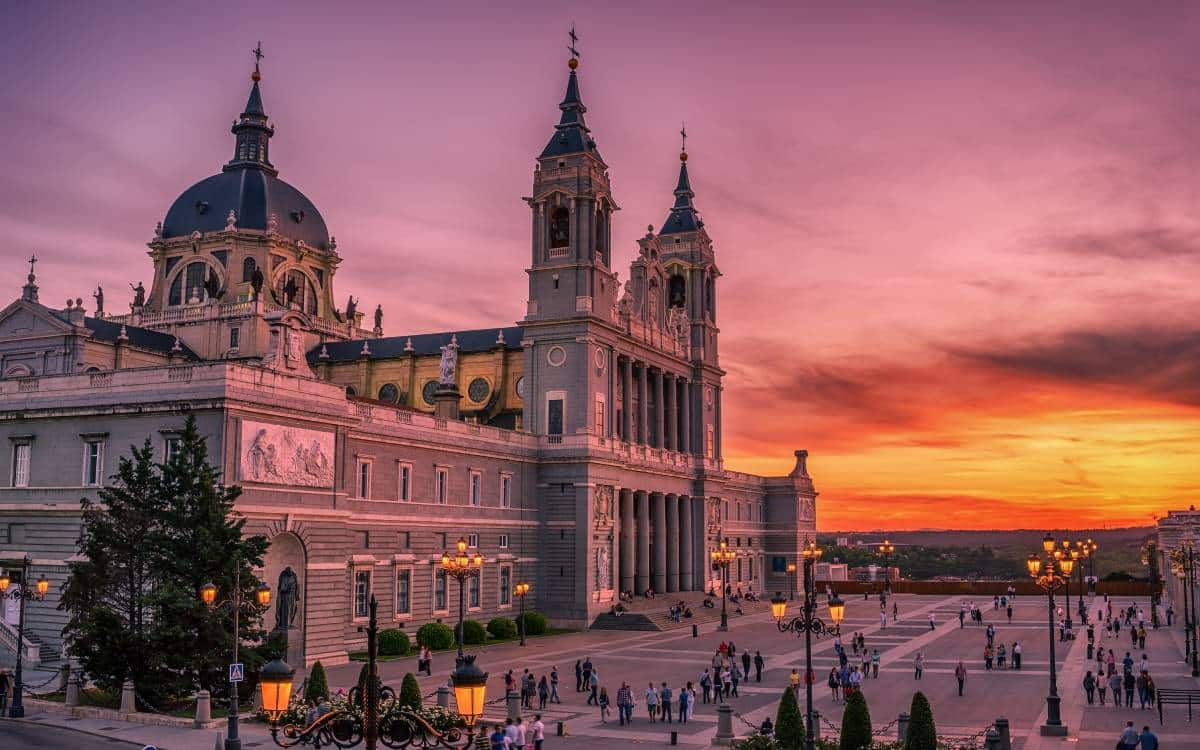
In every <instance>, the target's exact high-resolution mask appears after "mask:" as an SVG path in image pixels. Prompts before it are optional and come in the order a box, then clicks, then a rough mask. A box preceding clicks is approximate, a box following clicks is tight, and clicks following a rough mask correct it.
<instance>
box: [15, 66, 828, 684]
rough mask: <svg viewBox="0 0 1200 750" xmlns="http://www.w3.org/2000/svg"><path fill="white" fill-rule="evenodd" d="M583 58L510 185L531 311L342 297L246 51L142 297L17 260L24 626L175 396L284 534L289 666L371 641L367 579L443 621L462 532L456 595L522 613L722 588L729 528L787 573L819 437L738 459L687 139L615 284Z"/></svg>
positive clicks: (44, 640) (766, 562)
mask: <svg viewBox="0 0 1200 750" xmlns="http://www.w3.org/2000/svg"><path fill="white" fill-rule="evenodd" d="M578 68H579V61H578V58H577V57H572V58H571V59H570V61H569V63H568V71H567V76H566V93H565V95H564V96H563V99H562V101H561V103H560V104H559V105H558V109H559V116H558V122H557V124H555V125H554V126H553V130H552V132H551V133H550V137H549V140H548V141H547V142H546V143H545V146H544V147H543V148H542V149H541V151H540V152H538V153H537V155H536V159H535V163H534V167H533V185H532V189H531V191H530V194H529V195H528V196H526V197H524V199H523V200H524V202H525V203H526V204H527V205H528V209H529V215H530V226H531V233H530V237H529V262H528V267H527V268H526V269H525V272H526V274H527V276H528V280H529V296H528V299H527V301H526V303H525V313H524V317H523V319H521V320H520V321H516V324H515V325H511V324H504V323H501V324H499V325H497V326H496V327H494V328H487V329H479V330H460V331H446V332H440V333H411V334H407V333H402V334H401V335H391V334H392V332H391V331H389V332H387V333H385V327H384V311H383V308H382V307H376V308H375V309H374V310H359V309H358V302H357V300H355V299H354V297H353V296H350V297H348V298H347V301H346V303H345V305H344V306H343V307H341V308H339V307H338V306H337V303H336V300H337V297H336V296H335V294H334V289H333V286H334V277H335V276H336V273H337V270H338V267H339V266H340V265H341V263H342V256H341V255H340V254H339V246H338V243H337V241H336V240H335V238H334V236H333V235H331V234H330V231H329V229H328V227H327V225H326V222H325V219H324V218H323V217H322V215H321V213H320V212H319V211H318V210H317V207H316V206H315V205H314V204H313V203H312V202H311V201H310V200H309V199H308V198H307V197H305V195H304V194H303V193H302V192H301V191H300V190H298V189H297V188H295V187H293V186H292V185H290V184H288V183H287V182H284V181H283V180H282V179H280V177H279V174H280V171H279V169H278V168H277V167H276V165H275V161H273V159H274V158H276V157H278V156H279V155H278V154H274V153H272V148H271V137H272V135H273V134H274V128H273V126H272V124H271V121H270V118H269V117H268V116H267V114H266V112H267V109H266V105H265V104H264V98H263V91H262V89H263V86H262V76H261V73H260V69H259V65H258V64H256V65H255V69H254V73H253V74H252V76H251V78H252V85H251V88H250V94H249V98H248V99H247V101H246V106H245V109H244V111H243V112H242V113H241V114H240V116H239V117H238V118H237V120H236V121H235V123H234V125H233V127H232V135H233V154H232V157H231V158H230V159H229V160H228V161H227V162H226V163H225V164H224V166H222V167H221V169H220V171H219V172H218V173H217V174H215V175H213V176H211V177H206V178H205V179H203V180H200V181H199V182H197V183H195V184H194V185H192V186H191V187H189V188H187V189H186V190H184V191H183V193H182V194H181V195H180V196H179V197H178V198H176V199H175V201H174V202H173V203H171V205H170V207H169V208H168V209H167V211H166V214H165V216H164V218H163V219H162V221H161V222H159V223H158V224H157V226H156V228H155V230H154V235H153V237H152V238H151V239H150V241H149V242H148V243H147V246H148V248H149V256H150V260H151V262H152V263H153V278H152V279H151V281H150V283H149V289H146V288H145V286H143V284H141V283H140V282H139V283H138V284H136V285H135V286H134V288H133V290H132V299H131V302H130V304H129V305H128V310H125V309H121V310H107V309H105V307H104V304H105V298H104V293H103V290H100V289H97V290H96V292H95V293H94V294H93V295H92V297H93V301H94V305H93V308H94V309H92V310H90V311H89V310H87V309H86V308H85V303H84V300H83V298H82V297H80V298H76V299H74V300H68V301H67V302H66V306H65V307H61V308H60V307H55V306H51V305H49V304H46V303H45V302H43V301H42V300H41V299H39V296H38V285H37V275H36V262H35V261H36V259H31V262H30V269H29V275H28V281H27V283H26V284H25V286H24V288H23V289H22V290H21V295H20V298H18V299H16V300H15V301H13V302H12V303H11V304H9V305H8V306H7V307H6V308H5V309H4V310H3V312H2V313H0V414H2V415H3V429H4V432H5V433H6V436H7V445H6V446H4V448H3V450H0V560H4V559H12V558H19V557H23V556H25V555H26V554H28V555H29V556H30V557H31V558H32V559H33V568H34V571H35V574H44V575H46V576H47V577H48V578H49V579H50V581H51V586H50V592H51V593H50V595H49V596H48V597H47V598H46V601H45V602H41V603H39V602H34V603H32V604H31V605H30V607H29V610H28V613H27V629H26V632H27V634H29V636H28V638H27V641H28V642H27V643H26V644H22V648H24V649H27V650H28V652H29V653H31V654H32V653H39V654H40V657H41V658H42V659H43V660H47V661H52V660H55V659H59V658H62V657H63V647H62V643H61V634H60V631H61V628H62V626H63V624H64V622H65V616H64V613H62V612H59V611H58V610H57V609H56V607H57V604H58V602H57V593H56V592H58V591H59V588H60V584H61V583H62V581H63V580H64V579H65V577H66V574H67V566H68V565H69V563H70V562H71V561H72V560H73V559H78V558H77V557H76V555H77V551H76V549H75V540H76V538H77V536H78V531H79V524H80V515H79V500H80V498H81V497H83V496H87V497H95V496H96V493H97V492H98V491H99V489H100V488H101V487H103V486H104V485H105V483H106V482H108V481H110V476H111V475H112V474H113V473H114V472H115V470H116V463H117V460H118V458H119V457H120V456H121V455H122V454H123V453H124V452H126V451H127V450H128V448H129V446H131V445H137V444H141V443H142V442H143V441H144V440H145V439H146V437H147V436H150V437H151V438H152V440H153V441H154V442H155V445H156V450H157V451H158V456H159V458H160V459H166V458H167V457H169V456H170V455H171V451H172V450H173V447H174V446H175V445H177V437H178V434H179V431H180V429H181V427H182V425H183V423H184V420H185V417H186V415H189V414H190V415H193V416H195V417H196V419H197V420H198V424H199V426H200V428H201V431H202V432H203V434H204V435H205V437H206V439H207V441H208V446H209V451H210V457H211V460H212V462H213V463H214V465H216V466H218V467H219V468H220V469H221V471H222V472H223V476H224V480H225V481H226V482H227V483H230V484H237V485H240V486H241V487H242V488H243V494H242V496H241V497H240V499H239V500H238V504H237V512H238V513H240V514H241V515H243V516H244V517H245V518H246V519H247V521H248V522H247V526H246V528H247V530H248V532H249V533H262V534H265V535H266V536H267V537H268V538H269V540H270V543H271V546H270V550H269V552H268V554H267V556H266V559H265V565H264V569H263V570H262V571H261V576H262V577H263V579H264V580H265V581H266V582H267V583H269V584H270V585H271V586H272V587H278V586H282V587H285V588H286V589H287V591H288V596H287V597H285V600H286V602H287V606H286V607H282V608H281V607H279V605H278V604H277V603H274V602H273V603H272V605H271V608H272V610H271V611H270V612H268V613H267V617H266V622H267V626H268V628H274V629H276V630H282V631H284V634H285V635H286V637H287V640H288V655H287V658H288V660H289V661H290V662H291V663H293V664H311V663H312V662H313V661H316V660H317V659H321V660H323V661H324V662H325V663H326V664H330V663H338V662H340V661H345V660H346V659H347V655H348V653H349V652H350V651H355V650H359V649H362V648H364V644H363V638H364V636H363V634H362V633H360V632H359V630H358V628H359V626H360V625H361V624H363V623H364V622H365V620H366V617H367V609H368V606H367V604H368V601H369V599H370V597H371V596H372V595H374V596H375V597H376V598H377V599H378V601H379V603H380V605H379V607H380V613H381V617H380V620H381V627H401V628H404V629H406V630H408V631H410V634H415V631H416V628H418V627H419V626H420V625H422V624H424V623H426V622H430V621H434V620H439V619H444V620H445V621H446V622H448V623H453V622H454V618H455V617H456V614H457V613H456V606H455V603H456V602H457V596H458V591H457V590H456V589H455V588H453V585H454V584H453V582H448V581H447V578H446V575H445V573H444V572H443V571H442V569H441V566H440V565H439V564H438V563H439V561H440V558H441V554H442V552H443V551H446V550H450V549H453V547H454V545H455V542H456V541H457V540H458V539H459V538H460V537H461V538H463V539H465V540H467V543H468V545H469V547H470V548H471V551H472V554H476V553H478V554H479V555H481V556H482V557H483V559H484V565H483V569H482V572H481V574H480V575H479V576H478V577H476V578H473V579H471V580H470V581H469V582H468V583H467V587H468V590H467V591H466V592H465V595H466V603H467V610H468V611H467V617H469V618H471V619H477V620H482V621H485V622H486V621H487V620H488V619H490V618H491V617H495V616H498V615H507V616H510V617H511V616H512V615H513V611H514V609H515V606H516V604H515V601H514V596H513V587H514V586H515V585H516V583H517V582H527V583H529V584H530V590H529V595H528V599H527V602H526V605H527V606H528V607H530V608H532V609H536V610H539V611H541V612H543V613H545V614H546V615H547V616H548V617H549V618H550V619H551V621H552V622H553V623H554V624H556V625H561V626H567V627H576V628H583V627H587V626H588V625H590V624H591V623H592V622H593V621H594V620H595V619H596V618H597V617H598V616H600V615H602V614H603V613H606V612H608V611H609V609H610V608H611V607H612V606H613V603H614V601H615V600H616V598H617V597H618V595H619V592H623V591H630V592H636V593H637V594H639V595H640V594H642V593H644V592H646V591H648V590H652V591H654V592H658V593H663V594H670V593H674V592H689V591H702V590H703V591H707V590H709V589H712V588H719V582H718V581H719V579H718V577H717V576H718V574H717V573H716V572H715V571H714V570H713V567H712V565H711V563H710V562H709V561H710V553H711V551H712V550H713V549H714V548H715V546H716V545H717V544H718V542H719V541H721V540H728V543H729V546H730V547H731V548H733V549H734V550H735V551H736V552H737V553H738V556H737V559H736V561H735V563H734V564H733V565H731V566H730V569H729V577H730V585H731V586H732V587H733V588H735V589H736V588H741V589H743V590H747V589H750V590H753V591H756V592H762V591H775V590H787V589H790V588H791V582H790V578H789V574H788V573H787V572H786V570H787V565H788V563H795V562H798V561H799V553H800V550H801V548H802V547H803V545H804V544H805V543H807V542H808V541H809V540H811V539H812V537H813V534H814V529H815V512H816V510H815V501H816V494H817V493H816V491H815V490H814V488H813V483H812V479H811V478H810V476H809V474H808V470H807V466H806V458H807V453H806V452H805V451H796V452H795V467H794V468H793V470H792V471H791V473H790V474H788V475H787V476H780V477H761V476H753V475H749V474H743V473H738V472H734V471H730V470H728V469H726V468H725V467H724V462H723V458H722V403H723V401H724V395H723V385H722V377H723V375H724V372H723V371H722V369H721V366H720V359H719V356H718V345H719V339H720V329H719V327H718V310H719V306H718V304H717V298H718V292H719V286H720V285H719V280H720V278H721V273H720V271H719V270H718V262H717V252H716V248H715V247H714V243H713V240H712V238H711V237H710V236H709V233H708V229H707V227H706V226H705V223H704V221H703V220H702V219H701V218H700V215H699V213H698V211H697V209H696V206H695V203H694V199H695V193H694V191H693V188H692V183H691V179H690V176H689V174H688V154H687V153H686V151H681V153H680V154H679V164H678V174H677V175H667V174H664V178H665V179H664V190H663V193H664V197H665V195H666V192H667V190H666V188H667V187H668V186H669V184H670V183H669V182H667V179H669V178H670V177H671V176H674V177H675V180H674V183H675V186H674V194H673V196H672V197H671V198H670V199H669V201H664V202H665V203H667V202H669V208H668V209H667V213H666V217H665V220H664V221H663V223H662V224H661V225H659V227H658V229H657V231H656V230H655V229H654V227H653V226H651V227H649V228H648V231H647V232H646V234H645V235H644V236H643V237H642V238H641V239H639V240H638V241H637V248H636V250H635V252H634V258H633V261H632V262H631V263H630V265H629V269H628V271H627V272H625V273H624V279H622V278H621V274H620V273H619V272H618V271H617V269H616V268H615V265H614V258H613V250H614V248H613V247H612V246H611V242H610V238H611V236H612V234H611V227H612V222H613V218H614V213H615V212H616V211H617V210H618V208H619V206H618V204H617V202H616V200H615V197H614V190H613V186H612V184H611V182H610V174H609V166H608V164H607V163H606V162H605V161H604V159H603V157H601V155H600V150H599V146H598V145H597V141H596V137H595V135H594V134H593V133H592V131H591V130H590V128H589V127H588V125H587V122H586V119H585V114H586V113H587V107H585V106H584V104H583V99H582V96H581V93H580V72H579V69H578ZM530 145H533V144H530ZM279 161H280V163H283V162H284V159H282V158H281V159H279ZM658 210H661V209H654V212H655V213H657V211H658ZM640 213H645V210H641V211H640ZM647 218H651V216H648V217H647ZM513 272H514V273H515V272H516V269H513ZM89 304H90V303H89ZM396 313H399V315H398V316H397V317H400V318H402V317H403V310H389V315H393V314H396ZM75 471H79V474H75ZM76 479H78V480H79V481H75V480H76ZM665 606H666V605H665V604H664V607H665ZM276 610H279V611H276ZM11 619H12V618H9V617H8V613H7V612H6V613H5V617H4V618H3V619H0V636H4V637H0V644H5V645H4V646H0V648H8V649H9V651H10V652H11V649H12V647H13V645H14V644H15V643H16V635H15V623H10V620H11Z"/></svg>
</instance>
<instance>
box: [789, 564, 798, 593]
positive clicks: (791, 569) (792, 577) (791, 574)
mask: <svg viewBox="0 0 1200 750" xmlns="http://www.w3.org/2000/svg"><path fill="white" fill-rule="evenodd" d="M787 572H788V580H789V581H790V582H791V584H792V595H791V596H789V597H788V600H789V601H795V599H796V563H788V564H787Z"/></svg>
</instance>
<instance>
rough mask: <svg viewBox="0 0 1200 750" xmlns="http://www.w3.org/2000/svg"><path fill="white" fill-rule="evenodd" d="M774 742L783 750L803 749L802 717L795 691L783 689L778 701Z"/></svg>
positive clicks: (788, 688)
mask: <svg viewBox="0 0 1200 750" xmlns="http://www.w3.org/2000/svg"><path fill="white" fill-rule="evenodd" d="M775 741H776V742H777V743H779V747H781V748H783V750H800V748H802V747H804V716H803V715H802V714H801V713H800V706H799V705H798V704H797V703H796V691H795V690H793V689H792V688H791V687H785V688H784V689H783V696H782V697H780V699H779V711H778V713H776V714H775Z"/></svg>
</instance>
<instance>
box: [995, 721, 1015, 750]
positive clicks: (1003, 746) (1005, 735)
mask: <svg viewBox="0 0 1200 750" xmlns="http://www.w3.org/2000/svg"><path fill="white" fill-rule="evenodd" d="M996 731H997V732H999V733H1000V750H1012V735H1011V734H1009V731H1008V719H1006V718H1004V717H1003V716H1000V717H998V718H997V719H996Z"/></svg>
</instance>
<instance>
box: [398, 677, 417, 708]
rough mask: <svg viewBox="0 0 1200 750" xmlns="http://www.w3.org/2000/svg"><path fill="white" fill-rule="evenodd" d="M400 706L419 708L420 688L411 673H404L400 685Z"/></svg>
mask: <svg viewBox="0 0 1200 750" xmlns="http://www.w3.org/2000/svg"><path fill="white" fill-rule="evenodd" d="M400 705H401V706H408V707H409V708H412V709H419V708H420V707H421V686H420V685H418V684H417V678H416V675H414V674H413V673H412V672H405V673H404V681H403V682H401V683H400Z"/></svg>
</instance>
